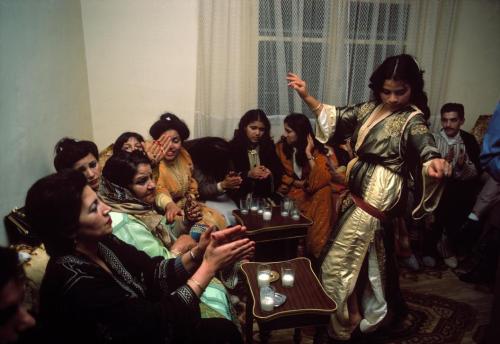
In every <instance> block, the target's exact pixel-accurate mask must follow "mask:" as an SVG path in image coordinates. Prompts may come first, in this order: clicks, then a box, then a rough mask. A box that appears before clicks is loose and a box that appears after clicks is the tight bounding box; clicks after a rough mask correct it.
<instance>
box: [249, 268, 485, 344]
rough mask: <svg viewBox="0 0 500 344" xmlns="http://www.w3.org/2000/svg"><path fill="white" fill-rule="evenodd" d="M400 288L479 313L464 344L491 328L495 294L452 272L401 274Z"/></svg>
mask: <svg viewBox="0 0 500 344" xmlns="http://www.w3.org/2000/svg"><path fill="white" fill-rule="evenodd" d="M400 280H401V287H402V288H405V289H409V290H411V291H414V292H422V293H424V292H425V293H432V294H435V295H440V296H443V297H447V298H450V299H453V300H456V301H460V302H465V303H467V304H469V305H471V306H473V307H474V308H475V309H476V311H477V323H476V326H475V327H474V328H473V329H472V330H471V331H469V332H467V333H466V334H465V336H464V338H463V340H462V342H461V343H462V344H469V343H475V342H474V340H473V339H472V337H473V335H474V333H475V331H476V329H477V327H479V326H481V325H485V324H488V322H489V317H490V311H491V304H492V300H493V291H492V290H491V289H490V288H488V287H483V286H481V287H479V286H475V285H473V284H467V283H464V282H462V281H460V280H459V279H458V278H457V277H456V275H455V274H454V273H453V272H452V271H451V270H444V271H442V273H438V274H426V273H418V274H414V273H404V272H403V273H402V275H401V278H400ZM312 335H313V333H312V331H309V330H307V329H306V331H305V333H303V336H302V341H301V343H303V344H311V343H312ZM258 338H259V336H258V328H257V326H256V325H255V324H254V343H259V340H258ZM269 343H275V344H277V343H282V344H285V343H293V330H280V331H273V332H272V335H271V338H270V339H269Z"/></svg>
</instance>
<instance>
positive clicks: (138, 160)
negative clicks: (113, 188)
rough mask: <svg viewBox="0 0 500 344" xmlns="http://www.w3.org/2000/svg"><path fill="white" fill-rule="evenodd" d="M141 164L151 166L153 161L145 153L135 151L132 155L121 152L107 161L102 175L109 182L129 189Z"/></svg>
mask: <svg viewBox="0 0 500 344" xmlns="http://www.w3.org/2000/svg"><path fill="white" fill-rule="evenodd" d="M140 164H148V165H151V161H149V159H148V157H147V156H146V154H145V153H144V152H143V151H139V150H135V151H133V152H131V153H129V152H126V151H120V152H118V154H116V155H115V154H113V155H112V156H111V157H110V158H109V159H108V161H106V165H105V166H104V169H103V170H102V175H103V177H104V178H106V179H107V180H108V181H110V182H112V183H114V184H116V185H119V186H121V187H124V188H126V189H128V188H129V186H130V184H132V181H133V180H134V176H135V174H136V173H137V167H138V166H139V165H140Z"/></svg>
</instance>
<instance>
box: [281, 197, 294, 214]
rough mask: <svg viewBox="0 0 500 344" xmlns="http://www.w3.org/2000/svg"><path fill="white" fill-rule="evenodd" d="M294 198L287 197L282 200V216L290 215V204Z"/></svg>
mask: <svg viewBox="0 0 500 344" xmlns="http://www.w3.org/2000/svg"><path fill="white" fill-rule="evenodd" d="M291 202H292V200H291V199H289V198H288V197H285V198H283V199H282V200H281V216H283V217H288V215H290V205H291Z"/></svg>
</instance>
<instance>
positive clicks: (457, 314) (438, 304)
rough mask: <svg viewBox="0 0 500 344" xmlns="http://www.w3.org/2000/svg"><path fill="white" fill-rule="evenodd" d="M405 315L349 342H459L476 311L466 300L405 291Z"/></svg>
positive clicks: (469, 327) (417, 343) (471, 322)
mask: <svg viewBox="0 0 500 344" xmlns="http://www.w3.org/2000/svg"><path fill="white" fill-rule="evenodd" d="M403 295H404V299H405V301H406V303H407V305H408V315H407V316H406V318H405V319H404V320H403V321H401V322H400V323H398V324H397V325H394V326H392V327H390V328H388V329H385V330H384V331H380V332H378V333H374V334H370V335H363V336H360V337H358V338H353V339H352V340H351V342H350V343H357V344H361V343H394V344H396V343H398V344H399V343H412V344H420V343H425V344H434V343H436V344H437V343H440V344H442V343H460V342H461V340H462V338H463V336H464V334H465V332H467V331H468V330H471V329H472V328H473V326H474V325H475V323H476V311H475V310H474V308H472V307H471V306H469V305H467V304H466V303H462V302H457V301H454V300H450V299H447V298H444V297H441V296H436V295H432V294H420V293H413V292H410V291H405V290H404V291H403Z"/></svg>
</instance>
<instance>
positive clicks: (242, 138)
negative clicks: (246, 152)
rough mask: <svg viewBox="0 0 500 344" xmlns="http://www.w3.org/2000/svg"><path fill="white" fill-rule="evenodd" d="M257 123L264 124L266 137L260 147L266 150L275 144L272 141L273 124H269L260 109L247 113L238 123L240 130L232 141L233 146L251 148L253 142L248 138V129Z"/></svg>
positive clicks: (264, 136)
mask: <svg viewBox="0 0 500 344" xmlns="http://www.w3.org/2000/svg"><path fill="white" fill-rule="evenodd" d="M255 121H260V122H262V124H264V135H262V138H261V140H260V142H259V145H260V146H261V147H263V148H264V149H265V148H266V146H269V145H272V144H274V143H273V140H272V139H271V123H269V119H267V115H266V113H265V112H264V111H262V110H260V109H254V110H249V111H247V112H246V113H245V114H244V115H243V117H241V119H240V122H239V123H238V129H237V130H236V131H235V133H234V137H233V139H232V140H231V141H230V143H231V145H234V146H236V147H242V146H243V147H246V148H249V147H250V146H251V141H250V140H249V139H248V137H247V134H246V127H247V126H248V125H249V124H250V123H252V122H255Z"/></svg>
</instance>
